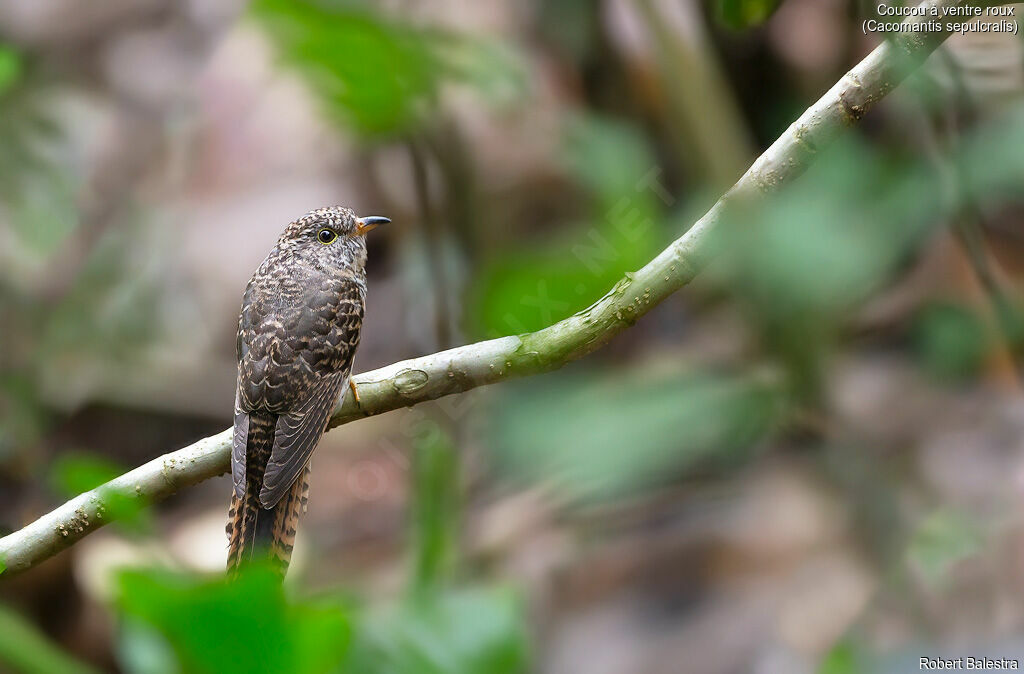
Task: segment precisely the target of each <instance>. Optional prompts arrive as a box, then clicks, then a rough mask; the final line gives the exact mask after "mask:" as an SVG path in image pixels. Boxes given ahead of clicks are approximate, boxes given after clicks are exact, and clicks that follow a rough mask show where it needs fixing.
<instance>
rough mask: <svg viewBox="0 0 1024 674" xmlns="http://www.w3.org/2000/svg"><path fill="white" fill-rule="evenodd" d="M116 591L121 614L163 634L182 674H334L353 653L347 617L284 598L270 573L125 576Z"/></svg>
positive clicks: (256, 570) (338, 610)
mask: <svg viewBox="0 0 1024 674" xmlns="http://www.w3.org/2000/svg"><path fill="white" fill-rule="evenodd" d="M117 586H118V598H117V603H118V605H119V606H120V608H121V610H122V611H123V612H125V613H126V614H128V615H129V616H132V617H133V618H134V619H137V620H140V621H142V622H143V623H145V624H147V625H150V626H151V627H153V628H155V629H156V630H157V631H158V632H159V633H160V634H161V635H163V637H164V638H165V639H166V640H167V642H168V643H169V644H170V646H171V648H172V649H173V651H174V653H175V654H176V656H177V658H178V661H179V663H180V665H181V667H182V669H183V671H187V672H196V673H202V672H209V673H210V674H214V673H216V674H233V673H235V672H237V673H239V674H242V673H253V674H260V673H262V672H266V673H267V674H270V673H272V672H273V673H277V672H295V673H297V674H306V673H312V672H325V671H330V670H332V669H333V668H334V667H336V666H337V665H338V664H339V663H341V662H342V661H343V660H344V659H345V658H346V657H347V654H348V647H349V642H350V639H351V624H350V619H349V617H348V615H347V613H346V612H345V611H344V610H343V609H342V608H341V607H340V606H338V605H332V604H329V603H326V602H290V601H288V600H286V598H285V596H284V592H283V590H282V587H281V583H280V581H279V579H278V578H277V575H276V573H275V572H274V570H273V569H270V568H262V567H253V568H250V569H247V570H246V572H244V573H242V574H241V575H240V576H239V577H238V578H237V579H234V580H230V579H226V578H223V577H221V578H215V579H210V580H201V579H196V578H194V577H190V576H185V575H176V574H170V573H165V572H160V571H127V572H123V573H121V574H120V575H119V577H118V579H117Z"/></svg>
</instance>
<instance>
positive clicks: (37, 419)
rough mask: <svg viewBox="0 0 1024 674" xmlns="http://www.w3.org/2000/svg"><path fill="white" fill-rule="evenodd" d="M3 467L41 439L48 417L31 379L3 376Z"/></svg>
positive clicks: (0, 433)
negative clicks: (18, 453)
mask: <svg viewBox="0 0 1024 674" xmlns="http://www.w3.org/2000/svg"><path fill="white" fill-rule="evenodd" d="M0 412H2V414H0V464H3V463H4V462H5V461H7V460H10V459H12V458H16V453H17V452H21V451H26V450H25V448H27V447H30V446H31V445H32V444H33V443H34V442H36V440H38V439H39V437H40V436H41V434H42V432H43V429H44V428H46V425H47V424H48V423H49V414H48V413H47V412H46V409H45V408H44V407H43V405H42V404H41V403H40V400H39V392H38V391H37V390H36V386H35V384H34V383H33V382H32V381H31V379H29V378H28V377H26V376H24V375H22V374H17V373H0Z"/></svg>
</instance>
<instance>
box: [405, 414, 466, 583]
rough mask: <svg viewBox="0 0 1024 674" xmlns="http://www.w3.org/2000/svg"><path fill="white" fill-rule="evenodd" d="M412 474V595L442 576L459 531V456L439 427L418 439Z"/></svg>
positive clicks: (453, 549)
mask: <svg viewBox="0 0 1024 674" xmlns="http://www.w3.org/2000/svg"><path fill="white" fill-rule="evenodd" d="M413 476H414V479H415V484H414V485H413V502H412V507H411V509H410V517H411V519H412V521H413V528H412V549H413V555H414V557H413V572H412V582H413V589H414V592H415V594H416V595H422V593H424V592H428V591H430V590H434V589H437V588H438V587H439V586H440V585H441V583H442V581H443V580H444V579H445V576H446V575H447V572H448V571H449V570H450V568H451V566H452V563H453V561H454V557H455V545H456V539H457V532H458V501H459V464H458V457H457V455H456V453H455V448H454V447H453V446H452V444H451V441H450V439H449V438H448V436H447V435H446V434H445V433H444V432H442V431H441V429H440V428H435V429H434V432H431V433H427V434H424V435H423V436H422V437H421V438H420V439H418V440H417V442H416V448H415V458H414V462H413Z"/></svg>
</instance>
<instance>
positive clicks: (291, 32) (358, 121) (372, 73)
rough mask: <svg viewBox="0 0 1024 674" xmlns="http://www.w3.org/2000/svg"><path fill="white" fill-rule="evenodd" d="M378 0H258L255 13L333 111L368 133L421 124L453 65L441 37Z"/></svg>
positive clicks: (286, 57) (285, 56)
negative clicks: (331, 1)
mask: <svg viewBox="0 0 1024 674" xmlns="http://www.w3.org/2000/svg"><path fill="white" fill-rule="evenodd" d="M371 7H372V5H363V4H360V3H353V2H348V3H339V4H335V5H333V6H328V5H326V4H324V3H314V2H309V1H308V0H257V1H256V2H254V3H253V4H252V5H251V9H252V13H253V15H254V16H255V17H256V18H257V19H258V20H259V21H260V23H261V24H262V25H263V26H264V27H265V28H266V29H267V30H268V32H269V34H270V36H271V37H272V38H273V39H274V42H275V43H276V44H277V46H278V49H279V52H280V54H281V57H282V59H283V60H284V62H285V63H287V64H289V65H291V66H294V67H296V68H297V69H299V71H300V72H302V73H303V74H304V75H305V76H306V77H307V79H308V81H309V83H310V85H311V87H312V91H313V93H314V94H316V95H317V96H318V97H319V98H320V99H321V100H322V101H323V102H324V103H325V104H326V107H327V110H328V111H329V112H330V113H331V114H332V115H333V116H335V117H336V118H337V119H339V120H340V121H342V122H343V123H344V124H345V125H347V126H350V127H351V128H353V129H354V130H356V131H358V132H360V133H363V134H366V135H371V136H372V135H382V134H396V133H403V132H407V131H409V130H411V129H414V128H416V127H417V126H418V125H419V124H420V121H421V119H422V117H423V114H424V106H425V105H426V106H429V104H431V103H432V102H433V101H434V99H435V98H436V96H437V90H438V86H439V83H440V81H441V79H442V77H443V76H444V75H446V74H447V73H448V72H449V71H448V70H447V69H446V68H445V67H444V66H443V62H442V61H441V59H440V56H439V53H438V51H437V49H436V48H435V41H432V40H430V39H429V38H428V36H427V34H425V33H424V32H423V31H421V30H418V29H416V28H414V27H412V26H407V25H404V24H401V23H399V22H396V21H390V20H388V19H386V18H384V17H383V16H381V15H379V14H377V13H376V12H375V11H373V10H372V9H371Z"/></svg>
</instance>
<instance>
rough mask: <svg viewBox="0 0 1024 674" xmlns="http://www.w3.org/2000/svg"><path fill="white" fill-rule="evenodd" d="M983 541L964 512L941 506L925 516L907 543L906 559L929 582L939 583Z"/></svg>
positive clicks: (975, 550) (979, 532)
mask: <svg viewBox="0 0 1024 674" xmlns="http://www.w3.org/2000/svg"><path fill="white" fill-rule="evenodd" d="M983 543H984V536H983V534H982V531H981V529H980V528H979V527H978V525H977V524H976V523H975V522H974V521H973V520H972V519H971V518H970V517H968V516H967V515H966V514H965V513H963V512H959V511H955V510H949V509H940V510H937V511H936V512H934V513H932V514H931V515H929V516H928V517H926V518H925V519H924V521H923V522H921V524H920V525H919V526H918V527H917V529H916V530H915V531H914V534H913V536H912V537H911V540H910V543H909V545H908V546H907V560H908V561H909V563H910V564H911V565H912V566H914V567H915V568H917V569H919V570H920V571H921V573H922V574H923V575H924V578H925V580H926V581H928V582H929V583H933V584H935V583H941V582H942V581H944V580H945V578H946V576H947V574H948V573H949V570H950V569H951V568H952V567H953V566H954V565H955V564H956V563H958V562H960V561H962V560H964V559H967V558H969V557H971V556H972V555H974V554H976V553H977V552H978V551H979V550H980V549H981V547H982V545H983Z"/></svg>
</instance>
